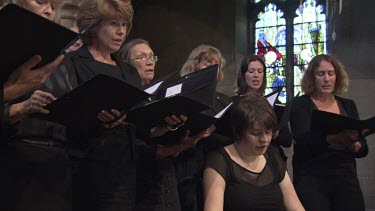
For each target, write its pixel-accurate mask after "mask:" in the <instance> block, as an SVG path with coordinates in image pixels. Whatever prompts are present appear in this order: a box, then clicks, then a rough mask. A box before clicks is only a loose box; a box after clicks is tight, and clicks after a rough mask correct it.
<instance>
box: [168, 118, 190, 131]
mask: <svg viewBox="0 0 375 211" xmlns="http://www.w3.org/2000/svg"><path fill="white" fill-rule="evenodd" d="M186 120H187V116H185V115H180V116H178V117H177V116H176V115H171V116H167V117H165V118H164V121H165V123H166V124H167V128H168V129H169V130H172V131H173V130H177V129H178V128H179V127H181V126H182V125H184V124H185V122H186Z"/></svg>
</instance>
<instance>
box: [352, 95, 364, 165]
mask: <svg viewBox="0 0 375 211" xmlns="http://www.w3.org/2000/svg"><path fill="white" fill-rule="evenodd" d="M349 102H350V109H348V112H350V116H351V117H352V118H354V119H359V115H358V110H357V106H356V105H355V103H354V101H353V100H350V101H349ZM359 142H360V143H361V149H360V150H359V151H358V152H356V153H354V154H355V157H356V158H363V157H365V156H366V155H367V154H368V145H367V140H366V139H365V138H362V139H361V140H359Z"/></svg>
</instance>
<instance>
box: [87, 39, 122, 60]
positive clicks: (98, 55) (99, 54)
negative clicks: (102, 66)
mask: <svg viewBox="0 0 375 211" xmlns="http://www.w3.org/2000/svg"><path fill="white" fill-rule="evenodd" d="M88 48H89V51H90V53H91V55H92V57H94V59H95V60H96V61H99V62H103V63H106V64H111V65H116V63H115V61H113V59H112V57H111V52H110V51H106V50H102V49H101V48H100V47H99V45H95V44H94V45H90V46H88Z"/></svg>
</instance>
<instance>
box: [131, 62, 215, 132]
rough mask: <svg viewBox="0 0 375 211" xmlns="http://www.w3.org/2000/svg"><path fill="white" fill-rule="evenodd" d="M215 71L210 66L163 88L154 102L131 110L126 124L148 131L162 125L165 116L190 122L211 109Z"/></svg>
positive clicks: (159, 90)
mask: <svg viewBox="0 0 375 211" xmlns="http://www.w3.org/2000/svg"><path fill="white" fill-rule="evenodd" d="M217 70H218V66H217V65H213V66H210V67H208V68H206V69H203V70H200V71H197V72H194V73H191V74H188V75H185V76H183V77H181V78H179V79H177V80H176V81H173V82H171V83H168V84H164V85H162V86H161V87H159V89H158V91H157V95H158V97H157V100H155V101H152V102H151V103H148V104H146V105H144V106H142V107H139V108H135V109H133V110H132V111H130V112H129V113H128V115H127V120H128V121H129V122H132V123H134V124H136V125H138V126H141V127H145V128H151V127H154V126H157V125H159V124H163V123H164V118H165V117H166V116H168V115H187V116H188V118H189V116H190V115H192V114H194V113H198V112H201V111H204V110H207V109H209V108H211V107H212V106H213V105H214V103H215V92H216V77H217Z"/></svg>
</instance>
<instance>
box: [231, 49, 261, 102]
mask: <svg viewBox="0 0 375 211" xmlns="http://www.w3.org/2000/svg"><path fill="white" fill-rule="evenodd" d="M254 61H259V62H260V63H261V64H262V66H263V74H264V76H263V81H262V86H261V87H260V88H259V90H258V91H257V94H263V93H264V91H265V90H266V86H267V77H266V64H265V63H264V61H263V59H262V58H261V57H259V56H257V55H252V54H249V55H247V56H246V57H245V58H243V59H242V62H241V67H240V70H239V71H238V73H237V83H236V89H235V92H236V93H237V94H238V95H243V94H247V92H248V90H249V86H248V85H247V83H246V80H245V74H246V72H247V69H248V67H249V64H250V62H254Z"/></svg>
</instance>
